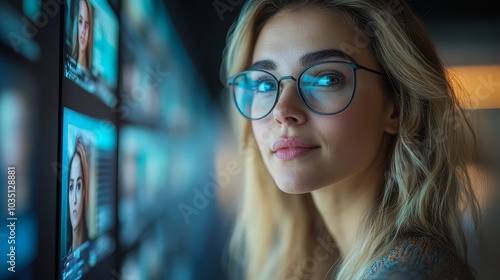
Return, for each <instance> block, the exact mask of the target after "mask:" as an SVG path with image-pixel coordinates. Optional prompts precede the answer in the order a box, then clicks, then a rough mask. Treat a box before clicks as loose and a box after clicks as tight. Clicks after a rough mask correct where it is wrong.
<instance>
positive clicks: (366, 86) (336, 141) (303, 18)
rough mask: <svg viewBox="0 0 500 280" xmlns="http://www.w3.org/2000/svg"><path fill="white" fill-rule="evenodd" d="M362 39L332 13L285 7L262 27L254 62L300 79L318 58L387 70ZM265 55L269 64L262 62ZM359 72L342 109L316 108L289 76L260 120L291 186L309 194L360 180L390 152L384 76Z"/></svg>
mask: <svg viewBox="0 0 500 280" xmlns="http://www.w3.org/2000/svg"><path fill="white" fill-rule="evenodd" d="M360 38H361V37H360V36H359V34H357V33H356V32H354V31H353V30H351V29H350V28H349V27H348V26H346V24H345V23H344V20H343V18H342V17H341V16H340V15H339V14H337V13H334V12H332V11H328V10H320V9H316V8H303V9H299V10H295V11H285V12H280V13H279V14H277V15H275V16H274V17H273V18H271V19H270V20H269V21H268V22H267V23H266V24H265V25H264V27H263V29H262V31H261V32H260V33H259V35H258V38H257V41H256V44H255V48H254V52H253V59H252V63H253V65H254V66H255V65H258V67H257V68H258V69H263V70H267V71H269V72H271V73H272V74H273V75H274V76H276V77H277V78H278V79H279V78H280V77H283V76H287V75H293V76H294V77H295V78H297V77H298V75H299V73H300V72H301V70H302V69H304V68H305V67H306V66H308V65H310V64H311V63H314V62H317V61H327V60H342V61H350V59H349V58H348V55H350V56H351V57H352V59H353V60H355V61H354V62H355V63H358V64H360V65H363V66H366V67H368V68H371V69H374V70H378V71H381V69H380V67H379V66H378V65H377V62H376V59H375V58H374V56H373V54H372V52H371V51H370V50H369V48H368V47H365V45H366V44H365V41H362V40H360ZM325 50H326V52H321V53H319V51H325ZM330 50H335V51H330ZM349 50H351V53H347V54H348V55H347V56H343V55H340V56H339V55H338V54H339V52H338V51H341V52H344V53H346V52H347V51H349ZM306 58H307V59H306ZM301 60H302V61H301ZM306 60H307V62H305V61H306ZM259 61H260V62H264V63H258V64H255V63H256V62H259ZM351 62H352V61H351ZM304 64H305V65H304ZM356 77H357V83H356V90H355V95H354V99H353V100H352V102H351V103H350V105H349V107H347V109H345V110H344V111H342V112H341V113H338V114H336V115H318V114H315V113H313V112H311V111H309V110H308V109H307V108H306V107H305V106H304V105H303V103H302V102H301V100H300V97H299V95H298V93H297V90H296V85H295V82H294V81H292V80H284V81H282V82H281V89H282V92H281V94H280V98H279V101H278V103H277V104H276V106H275V107H274V109H273V111H272V112H271V113H270V114H269V115H268V116H266V117H265V118H263V119H261V120H258V121H252V130H253V133H254V135H255V139H256V141H257V144H258V146H259V150H260V152H261V154H262V157H263V160H264V163H265V165H266V167H267V169H268V170H269V172H270V174H271V176H272V177H273V178H274V180H275V182H276V184H277V185H278V187H279V188H280V189H281V190H283V191H284V192H287V193H306V192H310V191H313V190H317V189H320V188H323V187H326V186H331V185H335V184H338V183H341V182H343V181H344V180H348V179H352V180H354V182H355V179H356V176H362V175H363V174H364V173H365V172H368V170H369V169H370V168H371V167H373V166H374V165H375V162H376V161H377V159H380V158H379V157H381V156H383V155H381V154H383V152H382V151H385V150H384V147H385V146H386V145H387V144H386V143H387V141H386V140H384V139H386V137H384V135H385V134H386V133H395V132H396V131H395V128H394V127H395V122H394V117H392V109H393V105H392V102H389V99H388V98H386V95H387V94H386V93H385V92H384V87H383V82H384V80H383V79H384V77H382V76H379V75H376V74H373V73H370V72H368V71H364V70H357V73H356ZM379 152H380V154H378V153H379ZM352 180H351V181H352Z"/></svg>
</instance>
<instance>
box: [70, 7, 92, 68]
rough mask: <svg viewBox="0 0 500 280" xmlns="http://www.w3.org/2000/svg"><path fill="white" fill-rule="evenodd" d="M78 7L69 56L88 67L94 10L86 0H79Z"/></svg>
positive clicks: (90, 58) (89, 64) (90, 56)
mask: <svg viewBox="0 0 500 280" xmlns="http://www.w3.org/2000/svg"><path fill="white" fill-rule="evenodd" d="M78 7H79V8H78V12H77V14H78V18H77V24H76V27H75V29H74V32H73V50H72V52H71V56H72V57H73V58H74V59H75V60H76V61H77V62H78V64H79V65H80V66H82V67H84V68H85V69H90V67H91V66H92V65H91V64H92V41H93V36H92V35H93V30H94V20H93V19H94V16H93V14H94V12H93V8H92V6H91V5H90V3H89V1H88V0H80V1H79V6H78ZM76 31H78V32H76Z"/></svg>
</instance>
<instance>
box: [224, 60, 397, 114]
mask: <svg viewBox="0 0 500 280" xmlns="http://www.w3.org/2000/svg"><path fill="white" fill-rule="evenodd" d="M327 63H341V64H345V65H347V66H349V67H350V68H351V70H352V73H353V86H352V93H351V97H350V98H349V101H348V102H347V104H346V105H345V106H344V107H343V108H342V109H340V110H339V111H337V112H334V113H321V112H318V111H316V110H314V109H312V108H311V107H310V106H309V105H308V104H307V102H306V101H305V100H304V96H303V93H302V90H301V87H300V85H299V84H300V81H301V78H302V76H303V75H304V73H305V72H306V71H307V70H309V69H311V68H312V67H314V66H317V65H321V64H327ZM358 69H362V70H366V71H368V72H371V73H374V74H377V75H380V76H382V77H385V78H389V76H388V75H387V74H386V73H383V72H380V71H377V70H373V69H371V68H368V67H366V66H363V65H360V64H357V63H354V62H349V61H342V60H328V61H319V62H316V63H313V64H311V65H309V66H307V67H305V68H304V69H303V70H302V71H301V72H300V73H299V75H298V76H297V78H295V77H293V76H292V75H288V76H282V77H281V78H279V79H278V78H276V76H274V75H273V74H272V73H270V72H269V71H266V70H261V69H251V70H245V71H241V72H239V73H238V74H236V75H233V76H231V77H229V78H228V79H227V84H228V86H230V90H231V92H232V95H233V100H234V105H235V106H236V108H237V109H238V112H240V114H241V115H242V116H243V117H244V118H245V119H247V120H250V121H257V120H261V119H263V118H265V117H267V116H268V115H269V114H270V113H271V112H272V111H273V110H274V107H276V104H278V100H279V99H280V95H281V91H282V90H280V86H281V81H283V80H293V81H294V82H295V86H296V88H297V93H298V95H299V97H300V100H301V101H302V104H304V106H306V108H307V109H308V110H310V111H311V112H313V113H315V114H318V115H324V116H325V115H336V114H338V113H341V112H342V111H344V110H345V109H347V107H349V105H350V104H351V102H352V100H353V98H354V94H355V92H356V85H357V80H356V77H357V76H356V71H357V70H358ZM255 71H259V72H264V73H266V74H269V75H270V76H271V77H273V78H274V80H275V81H276V82H277V83H278V86H277V88H276V92H277V94H276V98H275V100H274V104H273V106H272V107H271V109H270V110H269V112H267V113H266V114H265V115H264V116H263V117H260V118H249V117H247V116H245V114H243V112H241V109H240V107H239V106H238V103H237V101H236V94H235V91H234V90H233V87H232V86H233V84H234V80H235V79H236V78H237V77H239V76H241V75H243V74H245V73H249V72H255Z"/></svg>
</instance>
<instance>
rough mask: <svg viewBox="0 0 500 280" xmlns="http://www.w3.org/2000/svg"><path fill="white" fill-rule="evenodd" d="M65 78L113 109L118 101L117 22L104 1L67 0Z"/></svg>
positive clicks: (111, 10)
mask: <svg viewBox="0 0 500 280" xmlns="http://www.w3.org/2000/svg"><path fill="white" fill-rule="evenodd" d="M65 9H66V11H65V12H66V13H65V32H64V43H65V44H64V52H65V54H64V76H65V77H66V78H68V79H70V80H72V81H73V82H75V83H76V84H77V85H79V86H81V87H82V88H83V89H84V90H85V91H87V92H88V93H90V94H95V95H96V96H97V97H98V98H99V99H101V100H102V101H103V102H104V103H105V104H106V105H108V106H110V107H113V106H115V105H116V102H117V99H116V95H115V94H114V92H115V91H116V85H117V79H118V31H119V30H118V29H119V28H118V18H117V16H116V14H115V13H114V11H113V9H112V8H111V7H110V5H109V4H108V3H107V1H105V0H67V5H66V8H65Z"/></svg>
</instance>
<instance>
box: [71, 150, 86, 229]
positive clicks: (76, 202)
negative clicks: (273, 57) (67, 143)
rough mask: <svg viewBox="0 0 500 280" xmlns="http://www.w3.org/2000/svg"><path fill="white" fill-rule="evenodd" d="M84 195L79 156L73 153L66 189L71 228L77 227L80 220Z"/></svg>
mask: <svg viewBox="0 0 500 280" xmlns="http://www.w3.org/2000/svg"><path fill="white" fill-rule="evenodd" d="M84 196H85V194H84V186H83V172H82V163H81V160H80V156H79V155H75V156H74V157H73V161H72V162H71V170H70V173H69V191H68V202H69V214H70V220H71V226H72V228H73V230H75V229H76V228H78V226H79V225H80V222H81V220H82V212H83V198H84Z"/></svg>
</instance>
